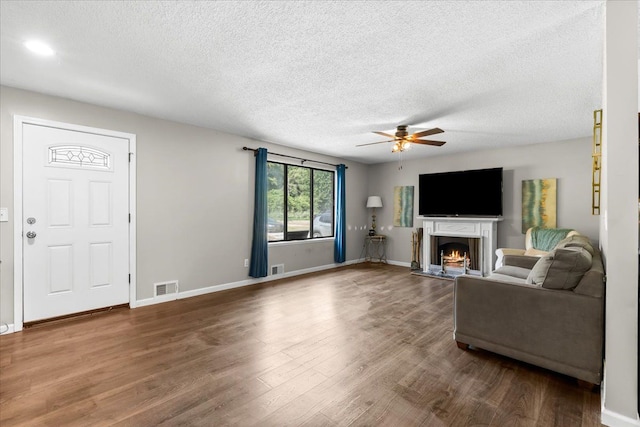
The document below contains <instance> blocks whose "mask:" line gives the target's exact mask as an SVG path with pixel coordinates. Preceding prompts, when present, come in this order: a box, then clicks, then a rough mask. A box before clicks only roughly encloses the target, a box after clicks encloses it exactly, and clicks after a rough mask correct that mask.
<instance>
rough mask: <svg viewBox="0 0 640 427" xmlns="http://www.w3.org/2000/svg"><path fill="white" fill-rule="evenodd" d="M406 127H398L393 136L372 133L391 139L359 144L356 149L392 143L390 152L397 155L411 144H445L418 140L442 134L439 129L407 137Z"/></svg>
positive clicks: (438, 145) (437, 145)
mask: <svg viewBox="0 0 640 427" xmlns="http://www.w3.org/2000/svg"><path fill="white" fill-rule="evenodd" d="M407 127H408V126H407V125H400V126H398V129H397V130H396V134H395V135H391V134H388V133H384V132H377V131H376V132H373V133H376V134H378V135H382V136H386V137H387V138H391V139H389V140H386V141H380V142H370V143H368V144H359V145H357V146H356V147H362V146H365V145H374V144H383V143H385V142H393V146H392V147H391V152H392V153H398V152H402V151H405V150H408V149H409V148H411V144H422V145H434V146H436V147H440V146H441V145H444V144H445V142H444V141H433V140H429V139H419V138H421V137H423V136H429V135H435V134H437V133H442V132H444V131H443V130H442V129H440V128H433V129H428V130H423V131H421V132H416V133H413V134H411V135H409V132H407Z"/></svg>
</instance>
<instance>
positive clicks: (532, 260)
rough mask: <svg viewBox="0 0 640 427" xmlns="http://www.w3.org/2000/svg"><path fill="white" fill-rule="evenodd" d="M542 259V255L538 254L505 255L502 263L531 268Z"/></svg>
mask: <svg viewBox="0 0 640 427" xmlns="http://www.w3.org/2000/svg"><path fill="white" fill-rule="evenodd" d="M538 260H540V257H537V256H527V255H505V256H504V258H503V260H502V264H503V265H505V266H506V265H511V266H514V267H522V268H527V269H529V270H531V269H532V268H533V266H534V265H536V263H537V262H538Z"/></svg>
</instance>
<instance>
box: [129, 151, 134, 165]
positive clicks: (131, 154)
mask: <svg viewBox="0 0 640 427" xmlns="http://www.w3.org/2000/svg"><path fill="white" fill-rule="evenodd" d="M131 156H133V153H129V163H131Z"/></svg>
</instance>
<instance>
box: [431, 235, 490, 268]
mask: <svg viewBox="0 0 640 427" xmlns="http://www.w3.org/2000/svg"><path fill="white" fill-rule="evenodd" d="M430 244H431V251H430V252H431V263H430V270H431V271H432V272H433V271H436V272H440V271H443V272H446V273H448V274H452V273H453V275H455V274H456V273H457V274H463V273H467V274H477V275H480V273H481V269H482V267H481V260H482V254H481V251H482V245H481V239H480V238H478V237H455V236H434V235H432V236H431V241H430Z"/></svg>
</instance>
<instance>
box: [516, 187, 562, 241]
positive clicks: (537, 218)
mask: <svg viewBox="0 0 640 427" xmlns="http://www.w3.org/2000/svg"><path fill="white" fill-rule="evenodd" d="M556 182H557V180H556V178H548V179H530V180H526V181H522V232H523V233H526V232H527V230H528V229H529V228H531V227H544V228H556V186H557V183H556Z"/></svg>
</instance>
